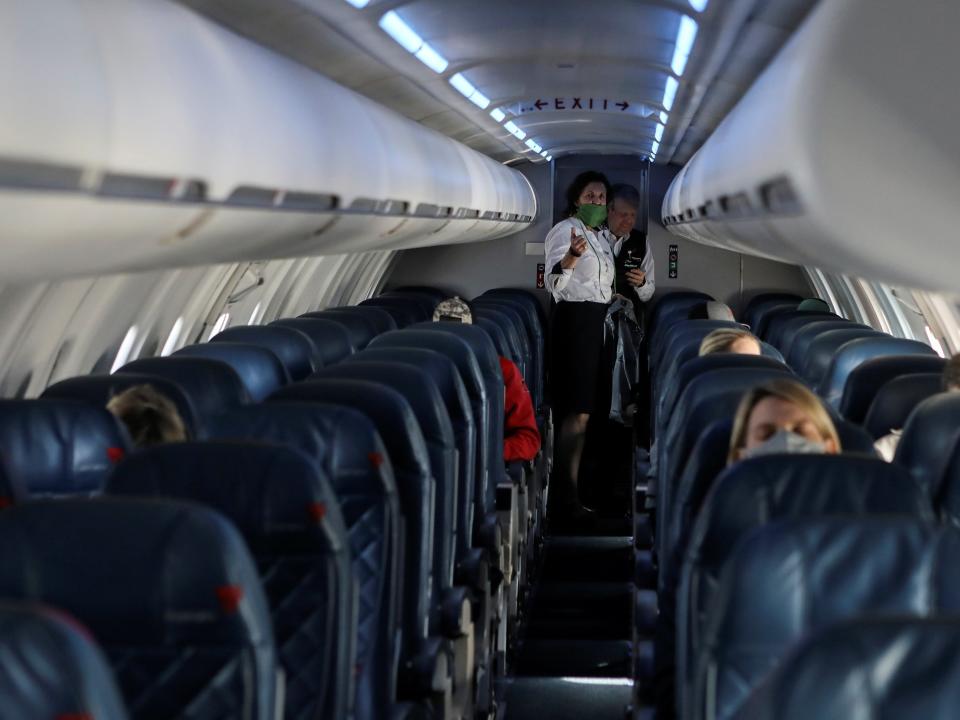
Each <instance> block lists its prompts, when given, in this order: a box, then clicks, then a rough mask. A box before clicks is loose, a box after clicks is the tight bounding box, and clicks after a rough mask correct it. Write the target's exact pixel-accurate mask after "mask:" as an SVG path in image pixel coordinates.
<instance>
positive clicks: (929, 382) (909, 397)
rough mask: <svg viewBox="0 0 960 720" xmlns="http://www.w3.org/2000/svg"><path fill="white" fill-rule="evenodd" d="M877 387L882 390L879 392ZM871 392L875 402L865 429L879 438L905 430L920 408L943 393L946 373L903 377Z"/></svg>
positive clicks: (915, 374)
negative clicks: (894, 431) (929, 398)
mask: <svg viewBox="0 0 960 720" xmlns="http://www.w3.org/2000/svg"><path fill="white" fill-rule="evenodd" d="M918 357H920V356H918ZM924 359H926V358H924ZM861 367H862V366H861ZM877 387H879V388H880V389H879V390H877ZM871 390H872V392H873V401H872V402H871V403H870V406H869V409H868V410H867V412H866V417H864V419H863V427H864V429H865V430H866V431H867V433H869V434H870V436H871V437H873V438H874V439H877V438H881V437H883V436H884V435H886V434H887V433H889V432H891V431H893V430H899V429H902V428H903V426H904V424H905V423H906V422H907V418H908V417H910V413H912V412H913V410H914V408H916V407H917V405H919V404H920V403H921V402H923V401H924V400H926V399H927V398H928V397H933V396H934V395H936V394H937V393H940V392H943V373H941V372H935V373H911V374H909V375H900V376H899V377H895V378H893V379H891V380H888V381H887V382H885V383H883V384H882V385H875V386H873V388H871Z"/></svg>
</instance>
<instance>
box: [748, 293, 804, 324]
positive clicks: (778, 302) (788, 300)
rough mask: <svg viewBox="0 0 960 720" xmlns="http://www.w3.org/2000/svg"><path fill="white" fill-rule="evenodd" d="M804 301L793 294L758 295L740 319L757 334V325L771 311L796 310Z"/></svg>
mask: <svg viewBox="0 0 960 720" xmlns="http://www.w3.org/2000/svg"><path fill="white" fill-rule="evenodd" d="M802 300H803V298H802V297H800V296H799V295H794V294H793V293H758V294H757V295H754V296H753V297H752V298H750V300H749V302H747V305H746V307H744V308H743V310H742V311H741V312H740V319H741V320H743V322H745V323H746V324H747V325H749V326H750V328H751V329H752V330H753V332H757V325H758V324H759V323H760V320H761V318H762V317H763V316H764V315H765V314H766V313H767V312H768V311H769V310H771V309H772V308H775V307H793V308H795V307H797V305H799V304H800V302H801V301H802Z"/></svg>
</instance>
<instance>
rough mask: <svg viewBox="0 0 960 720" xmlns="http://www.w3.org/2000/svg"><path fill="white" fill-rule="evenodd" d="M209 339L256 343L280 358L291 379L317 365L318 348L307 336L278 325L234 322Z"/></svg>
mask: <svg viewBox="0 0 960 720" xmlns="http://www.w3.org/2000/svg"><path fill="white" fill-rule="evenodd" d="M210 342H214V343H216V342H239V343H249V344H251V345H259V346H260V347H265V348H267V349H268V350H270V351H272V352H273V354H274V355H276V356H277V357H278V358H280V362H282V363H283V366H284V367H285V368H286V369H287V373H288V374H289V375H290V379H291V380H293V381H295V382H296V381H298V380H303V379H304V378H305V377H307V376H308V375H310V373H312V372H313V371H314V370H316V369H317V368H315V367H314V364H313V363H314V357H315V356H316V355H317V354H318V353H317V349H316V347H315V346H314V344H313V341H312V340H311V339H310V337H309V336H308V335H307V334H306V333H304V332H301V331H300V330H295V329H294V328H288V327H281V326H279V325H236V326H234V327H229V328H227V329H226V330H223V331H222V332H220V333H217V334H216V335H214V336H213V337H212V338H210Z"/></svg>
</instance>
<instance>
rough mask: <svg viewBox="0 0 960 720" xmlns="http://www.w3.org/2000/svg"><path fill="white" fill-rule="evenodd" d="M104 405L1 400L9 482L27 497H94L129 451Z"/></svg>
mask: <svg viewBox="0 0 960 720" xmlns="http://www.w3.org/2000/svg"><path fill="white" fill-rule="evenodd" d="M129 442H130V441H129V439H128V437H127V434H126V432H125V430H124V429H123V428H122V427H121V425H120V422H119V421H118V420H117V419H116V418H115V417H114V416H113V415H112V414H111V413H110V411H108V410H107V409H106V408H105V407H97V406H95V405H88V404H87V403H83V402H76V401H73V400H0V448H3V464H4V466H5V467H6V470H7V472H8V473H9V474H10V477H11V478H12V481H13V482H15V483H17V484H18V485H19V486H20V487H22V488H23V489H24V491H25V492H26V493H27V494H29V495H73V494H83V495H89V494H92V493H99V492H100V491H101V490H102V489H103V483H104V481H105V480H106V477H107V475H108V474H109V473H110V471H111V470H112V469H113V465H114V463H116V462H118V461H119V460H120V459H121V458H122V457H123V456H124V455H126V454H127V452H129V450H130V447H129Z"/></svg>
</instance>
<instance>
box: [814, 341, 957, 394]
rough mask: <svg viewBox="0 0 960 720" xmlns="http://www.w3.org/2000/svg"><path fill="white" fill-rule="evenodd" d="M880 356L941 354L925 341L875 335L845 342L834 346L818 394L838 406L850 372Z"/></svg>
mask: <svg viewBox="0 0 960 720" xmlns="http://www.w3.org/2000/svg"><path fill="white" fill-rule="evenodd" d="M883 356H897V357H899V356H916V357H928V358H931V359H936V360H940V359H941V358H940V357H939V356H938V355H937V353H936V352H934V350H933V348H931V347H930V346H929V345H927V344H926V343H922V342H918V341H916V340H904V339H902V338H894V337H886V336H882V335H881V336H877V337H865V338H860V339H857V340H851V341H849V342H845V343H844V344H843V345H841V346H840V347H838V348H837V351H836V353H835V354H834V356H833V360H831V362H830V367H829V368H828V369H827V372H826V374H825V375H824V376H823V380H822V381H821V382H820V387H819V392H820V395H821V396H822V397H823V398H824V399H825V400H826V401H827V403H828V404H829V405H830V406H831V407H833V408H839V407H840V401H841V399H842V397H843V394H844V386H845V385H846V383H847V379H848V378H849V377H850V373H851V372H853V371H854V370H855V369H856V368H857V367H859V366H860V365H862V364H863V363H865V362H868V361H869V360H872V359H875V358H879V357H883Z"/></svg>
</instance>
